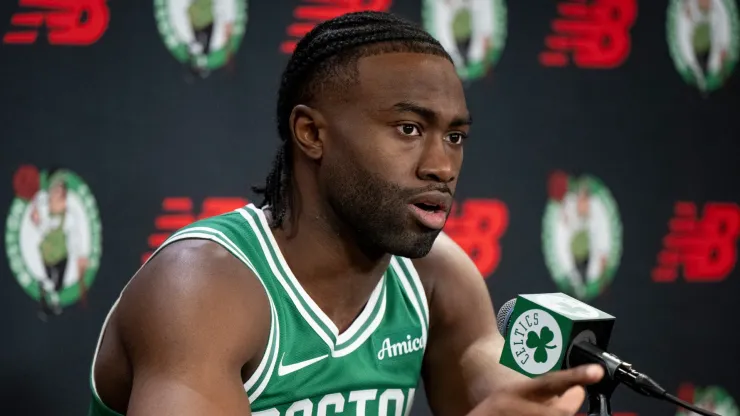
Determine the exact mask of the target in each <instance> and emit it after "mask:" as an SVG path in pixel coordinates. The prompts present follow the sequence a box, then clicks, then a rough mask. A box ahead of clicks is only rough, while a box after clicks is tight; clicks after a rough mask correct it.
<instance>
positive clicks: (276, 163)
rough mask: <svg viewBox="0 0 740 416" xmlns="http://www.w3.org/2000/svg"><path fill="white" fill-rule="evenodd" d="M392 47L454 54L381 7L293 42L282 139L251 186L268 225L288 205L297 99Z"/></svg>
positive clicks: (283, 87)
mask: <svg viewBox="0 0 740 416" xmlns="http://www.w3.org/2000/svg"><path fill="white" fill-rule="evenodd" d="M390 52H416V53H427V54H432V55H437V56H441V57H443V58H446V59H447V60H449V61H450V62H452V59H451V58H450V56H449V55H448V54H447V52H446V51H445V50H444V48H443V47H442V45H440V43H439V42H438V41H437V40H436V39H434V37H432V36H431V35H430V34H428V33H427V32H426V31H424V30H423V29H422V28H420V27H419V26H417V25H416V24H414V23H411V22H409V21H407V20H404V19H401V18H399V17H396V16H394V15H392V14H390V13H384V12H371V11H366V12H356V13H348V14H345V15H342V16H339V17H336V18H334V19H331V20H327V21H325V22H322V23H320V24H318V25H316V27H314V28H313V30H311V31H310V32H309V33H308V34H306V36H304V37H303V38H302V39H301V40H300V41H299V42H298V44H297V45H296V48H295V50H294V52H293V55H292V56H291V58H290V60H289V61H288V65H287V66H286V68H285V71H284V72H283V75H282V79H281V83H280V90H279V92H278V102H277V127H278V133H279V135H280V140H281V144H280V147H279V149H278V152H277V154H276V156H275V159H274V160H273V163H272V169H271V170H270V173H269V175H268V176H267V178H266V180H265V184H264V186H260V187H253V188H252V190H253V191H254V192H255V193H257V194H260V195H263V200H262V203H261V206H263V207H264V206H269V207H270V210H271V214H272V224H271V225H272V226H273V227H280V226H281V225H282V223H283V219H284V218H285V215H286V213H287V211H288V209H289V208H290V205H291V202H292V201H290V198H291V189H290V187H291V184H292V159H293V155H292V148H293V147H292V145H291V142H292V134H291V131H290V125H289V120H290V115H291V113H292V111H293V108H295V106H296V105H298V104H310V103H311V102H312V100H313V98H314V96H315V95H316V94H317V93H319V91H320V90H321V89H322V88H323V87H325V86H326V85H327V84H331V85H330V86H333V87H334V86H336V84H342V85H346V84H347V83H351V82H353V81H356V79H357V76H358V74H357V71H358V69H357V66H356V62H357V60H358V59H359V58H361V57H363V56H370V55H378V54H382V53H390Z"/></svg>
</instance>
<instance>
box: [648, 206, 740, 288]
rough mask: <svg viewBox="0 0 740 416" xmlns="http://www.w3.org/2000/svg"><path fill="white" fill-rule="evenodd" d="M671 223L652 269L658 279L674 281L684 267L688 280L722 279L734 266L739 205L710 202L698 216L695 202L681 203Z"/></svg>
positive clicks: (739, 223)
mask: <svg viewBox="0 0 740 416" xmlns="http://www.w3.org/2000/svg"><path fill="white" fill-rule="evenodd" d="M674 211H675V216H674V217H673V218H672V219H671V220H670V222H669V223H668V230H669V231H668V235H667V236H666V237H665V238H664V239H663V247H664V248H663V250H662V251H661V252H660V254H658V265H657V267H655V269H653V272H652V277H653V281H655V282H673V281H675V280H676V278H677V277H678V268H679V266H683V277H684V279H685V280H686V281H687V282H719V281H722V280H724V279H725V278H726V277H727V276H728V275H729V274H730V272H732V270H733V269H734V268H735V263H736V261H737V239H738V236H740V207H739V206H738V205H737V204H732V203H717V202H714V203H707V204H706V205H705V206H704V215H703V217H702V218H697V208H696V204H694V203H693V202H679V203H677V204H676V205H675V209H674Z"/></svg>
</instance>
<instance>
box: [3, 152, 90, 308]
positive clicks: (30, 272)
mask: <svg viewBox="0 0 740 416" xmlns="http://www.w3.org/2000/svg"><path fill="white" fill-rule="evenodd" d="M13 188H14V190H15V195H16V196H15V199H13V202H12V204H11V206H10V213H9V215H8V219H7V222H6V229H5V247H6V251H7V255H8V260H9V262H10V268H11V270H12V271H13V274H14V276H15V278H16V280H17V281H18V283H19V284H20V285H21V287H22V288H23V290H24V291H25V292H26V293H27V294H28V295H29V296H30V297H31V298H33V299H35V300H37V301H38V302H39V303H40V306H41V310H40V311H39V316H40V317H41V318H42V319H46V317H47V316H49V315H58V314H60V313H61V312H62V308H64V307H66V306H69V305H72V304H74V303H76V302H77V301H81V302H82V303H83V305H84V302H85V299H86V293H87V291H88V290H89V288H90V286H91V285H92V283H93V280H94V279H95V274H96V273H97V271H98V265H99V262H100V256H101V254H102V250H101V227H100V216H99V214H98V208H97V205H96V203H95V198H94V197H93V195H92V193H91V192H90V188H89V187H88V186H87V184H85V182H84V181H83V180H82V179H81V178H80V177H79V176H77V175H76V174H74V173H73V172H71V171H69V170H65V169H55V170H51V171H41V172H39V170H38V169H37V168H36V167H35V166H30V165H25V166H21V167H20V168H19V169H18V170H17V171H16V173H15V175H14V177H13Z"/></svg>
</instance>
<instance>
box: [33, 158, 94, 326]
mask: <svg viewBox="0 0 740 416" xmlns="http://www.w3.org/2000/svg"><path fill="white" fill-rule="evenodd" d="M65 181H66V177H65V173H64V172H63V171H55V172H52V174H51V175H50V178H49V190H48V193H47V192H39V193H38V194H37V197H36V201H34V204H33V208H32V210H31V222H32V223H33V224H34V225H35V226H36V227H37V229H38V230H39V233H40V234H41V241H40V242H39V254H40V257H41V261H42V263H43V265H44V271H45V272H46V279H42V280H40V281H39V292H40V295H39V300H40V303H41V311H39V317H40V318H41V319H42V320H46V318H47V316H49V315H52V314H53V315H59V314H61V313H62V308H61V306H60V303H59V294H60V292H61V291H62V289H64V278H65V274H66V271H67V262H68V260H72V261H73V263H72V267H75V266H76V267H77V272H78V276H79V282H80V290H81V291H82V293H81V298H82V300H83V302H84V299H85V283H84V281H85V279H84V275H85V270H86V268H87V258H85V256H84V255H83V254H82V253H80V252H79V251H80V249H79V247H78V246H79V241H78V240H79V236H78V235H76V234H77V231H78V230H77V224H76V222H75V218H74V216H73V215H71V213H70V212H68V210H67V184H66V182H65Z"/></svg>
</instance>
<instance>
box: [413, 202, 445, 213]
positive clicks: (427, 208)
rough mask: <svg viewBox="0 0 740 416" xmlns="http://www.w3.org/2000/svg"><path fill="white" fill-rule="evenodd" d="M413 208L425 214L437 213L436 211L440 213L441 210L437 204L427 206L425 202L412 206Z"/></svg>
mask: <svg viewBox="0 0 740 416" xmlns="http://www.w3.org/2000/svg"><path fill="white" fill-rule="evenodd" d="M414 206H415V207H418V208H419V209H422V210H424V211H426V212H437V211H440V208H441V207H440V206H439V205H437V204H429V203H426V202H419V203H416V204H414Z"/></svg>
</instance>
